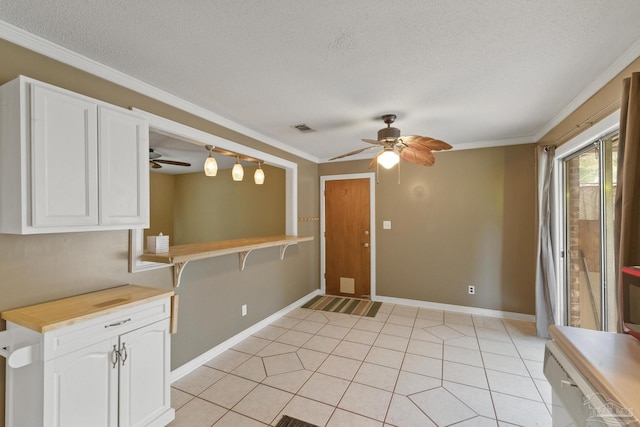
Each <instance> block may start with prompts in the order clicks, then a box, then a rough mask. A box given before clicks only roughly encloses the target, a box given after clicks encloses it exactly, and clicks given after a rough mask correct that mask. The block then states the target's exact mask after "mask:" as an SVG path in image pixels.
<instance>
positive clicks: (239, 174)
mask: <svg viewBox="0 0 640 427" xmlns="http://www.w3.org/2000/svg"><path fill="white" fill-rule="evenodd" d="M231 177H232V178H233V180H234V181H242V178H244V169H243V168H242V165H241V164H240V159H239V158H237V157H236V164H235V165H233V169H231Z"/></svg>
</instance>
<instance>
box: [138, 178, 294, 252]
mask: <svg viewBox="0 0 640 427" xmlns="http://www.w3.org/2000/svg"><path fill="white" fill-rule="evenodd" d="M261 167H262V169H263V170H264V173H265V181H264V184H262V185H256V184H255V183H254V182H253V174H254V172H255V170H256V167H251V166H249V167H245V168H244V171H245V179H244V180H242V181H239V182H236V181H233V180H232V178H231V170H230V169H229V170H220V171H219V172H218V175H217V176H215V177H207V176H205V175H204V173H202V172H196V173H188V174H179V175H168V174H162V173H151V176H150V180H149V182H150V188H151V191H150V199H151V221H150V227H149V228H148V229H147V230H145V233H144V234H145V237H146V236H155V235H158V234H159V233H162V234H164V235H165V236H169V244H171V245H185V244H189V243H201V242H212V241H219V240H229V239H240V238H245V237H259V236H279V235H283V234H285V232H286V231H285V230H286V221H285V214H286V212H285V209H286V182H285V180H286V173H285V171H284V169H281V168H278V167H273V166H269V165H263V166H261Z"/></svg>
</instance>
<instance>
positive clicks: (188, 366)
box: [169, 289, 321, 383]
mask: <svg viewBox="0 0 640 427" xmlns="http://www.w3.org/2000/svg"><path fill="white" fill-rule="evenodd" d="M317 295H321V293H320V289H316V290H315V291H313V292H311V293H309V294H307V295H305V296H303V297H302V298H300V299H298V300H297V301H294V302H292V303H291V304H289V305H288V306H286V307H285V308H283V309H282V310H280V311H277V312H275V313H273V314H272V315H271V316H269V317H267V318H265V319H263V320H261V321H259V322H258V323H256V324H255V325H253V326H250V327H249V328H247V329H245V330H244V331H242V332H240V333H238V334H236V335H234V336H232V337H231V338H229V339H228V340H226V341H223V342H221V343H220V344H218V345H217V346H215V347H213V348H212V349H210V350H208V351H206V352H204V353H202V354H201V355H200V356H198V357H196V358H194V359H192V360H190V361H189V362H187V363H185V364H184V365H182V366H180V367H179V368H176V369H174V370H173V371H171V374H170V376H169V381H170V382H171V383H173V382H174V381H177V380H179V379H180V378H182V377H184V376H185V375H187V374H189V373H190V372H192V371H194V370H195V369H196V368H198V367H200V366H202V365H204V363H205V362H208V361H209V360H211V359H212V358H214V357H216V356H218V355H220V354H221V353H223V352H224V351H226V350H228V349H230V348H231V347H233V346H234V345H236V344H238V343H239V342H240V341H242V340H244V339H245V338H248V337H250V336H251V335H253V334H255V333H256V332H258V331H259V330H260V329H262V328H264V327H265V326H268V325H269V324H270V323H272V322H274V321H276V320H278V319H279V318H281V317H282V316H284V315H285V314H287V313H289V312H291V311H293V310H295V309H296V308H298V307H300V306H301V305H303V304H304V303H306V302H307V301H309V300H310V299H312V298H313V297H315V296H317Z"/></svg>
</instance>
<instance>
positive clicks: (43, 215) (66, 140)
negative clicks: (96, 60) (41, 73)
mask: <svg viewBox="0 0 640 427" xmlns="http://www.w3.org/2000/svg"><path fill="white" fill-rule="evenodd" d="M97 140H98V138H97V105H96V104H95V103H92V102H89V101H87V100H85V99H82V98H77V97H74V96H72V95H69V94H67V93H63V92H58V91H56V90H55V89H51V88H48V87H40V86H38V85H31V180H32V193H31V206H32V212H31V222H32V225H33V226H34V227H47V226H76V225H97V224H98V172H97V171H98V167H97V166H98V165H97V144H98V142H97Z"/></svg>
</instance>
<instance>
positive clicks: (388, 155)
mask: <svg viewBox="0 0 640 427" xmlns="http://www.w3.org/2000/svg"><path fill="white" fill-rule="evenodd" d="M399 161H400V157H399V156H398V155H397V154H396V153H395V152H393V151H391V150H385V152H384V153H382V154H380V155H379V156H378V164H380V165H382V167H383V168H385V169H391V168H392V167H394V166H395V165H397V164H398V162H399Z"/></svg>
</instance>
